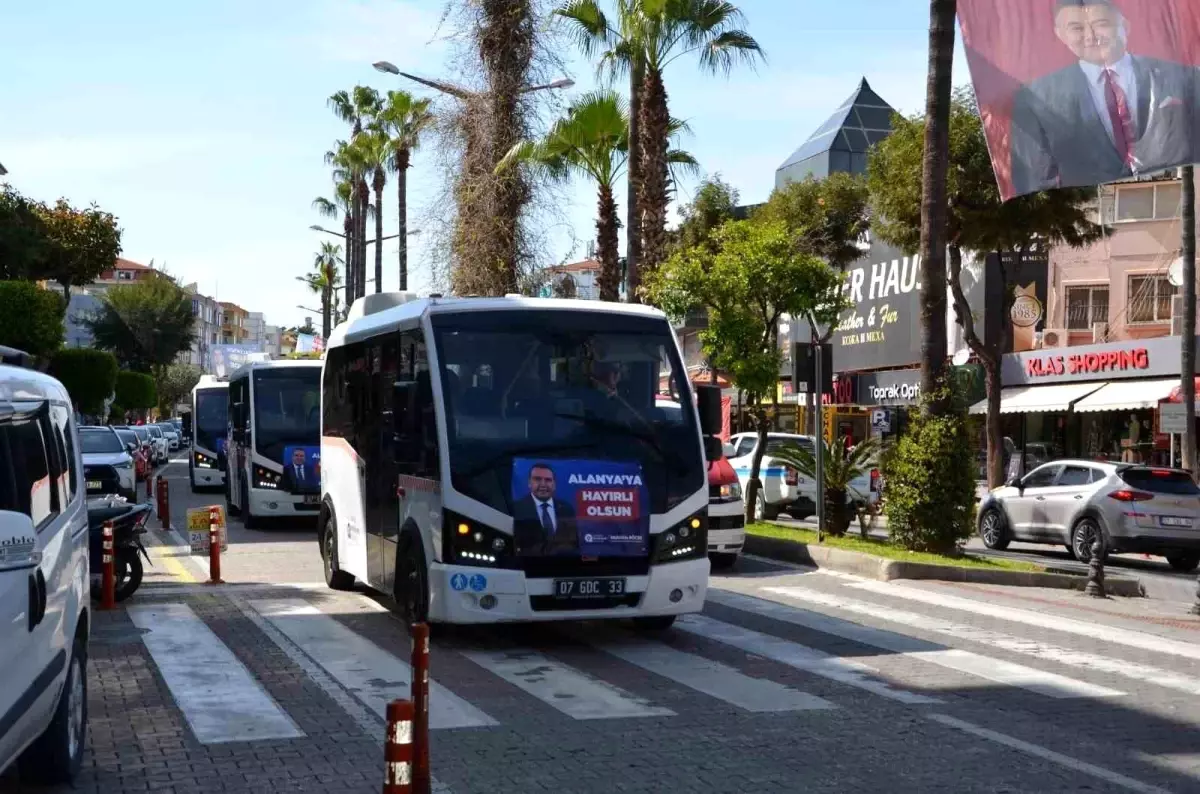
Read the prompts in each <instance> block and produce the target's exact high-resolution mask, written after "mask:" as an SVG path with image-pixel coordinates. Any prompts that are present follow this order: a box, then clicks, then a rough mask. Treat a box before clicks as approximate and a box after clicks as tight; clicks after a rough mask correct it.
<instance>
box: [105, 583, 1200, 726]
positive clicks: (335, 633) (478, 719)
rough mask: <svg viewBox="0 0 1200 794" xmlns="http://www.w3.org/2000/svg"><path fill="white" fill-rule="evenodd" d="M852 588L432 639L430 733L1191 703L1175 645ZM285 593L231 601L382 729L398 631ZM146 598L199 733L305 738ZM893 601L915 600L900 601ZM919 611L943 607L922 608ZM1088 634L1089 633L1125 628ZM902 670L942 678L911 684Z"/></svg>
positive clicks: (273, 704)
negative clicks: (870, 595) (1143, 697)
mask: <svg viewBox="0 0 1200 794" xmlns="http://www.w3.org/2000/svg"><path fill="white" fill-rule="evenodd" d="M861 584H863V583H862V582H861V581H858V582H847V583H845V585H846V586H840V589H830V588H827V587H826V588H824V589H822V587H821V586H819V585H818V584H816V583H814V584H809V585H797V584H793V583H791V582H788V583H780V584H778V585H776V586H773V585H769V584H768V585H766V586H762V587H758V588H749V589H750V590H751V591H752V592H753V595H751V594H749V593H746V592H737V591H735V590H733V589H723V588H720V587H714V588H710V590H709V602H710V604H711V605H712V606H711V607H709V608H707V609H706V611H705V612H704V613H700V614H696V615H688V616H684V617H681V618H680V619H679V620H678V621H677V623H676V625H675V628H674V629H672V630H670V631H668V632H666V633H663V634H648V633H644V632H638V631H635V630H633V629H631V628H629V627H628V626H626V625H624V624H620V623H571V624H562V625H558V624H555V625H549V626H539V627H537V629H536V632H538V633H537V634H536V636H538V637H539V638H544V641H539V642H536V643H534V644H533V645H529V644H528V643H525V644H523V643H524V642H525V640H527V639H528V637H529V636H530V635H529V634H528V633H527V632H514V633H504V632H499V633H496V632H493V633H492V634H488V633H486V632H484V633H482V634H480V633H475V634H468V635H466V636H459V635H456V636H455V637H454V638H453V639H451V640H449V641H435V657H436V659H437V660H439V661H441V662H443V663H444V664H442V665H435V667H434V669H433V678H432V680H431V682H430V701H429V714H430V717H429V721H430V727H431V729H433V730H435V731H454V730H488V729H492V728H496V727H497V726H510V725H513V724H515V723H516V722H520V721H521V720H529V719H530V718H531V715H532V718H534V719H538V720H551V721H553V720H556V719H557V720H572V721H574V720H579V721H605V720H609V721H612V720H672V719H678V718H680V717H681V715H682V714H683V713H684V711H685V710H691V709H693V708H696V707H701V708H711V709H725V710H732V711H733V712H735V713H740V714H745V715H755V714H761V715H788V714H794V715H801V714H811V717H810V718H811V719H828V718H829V717H828V716H825V715H836V713H837V712H838V711H839V710H842V709H846V708H853V707H854V706H855V705H856V704H857V703H859V702H861V700H860V699H861V698H862V697H867V698H870V697H877V698H879V699H880V701H881V702H883V701H886V702H890V703H892V704H893V705H898V706H901V707H913V708H918V709H922V708H932V707H935V706H939V707H940V706H943V705H945V704H946V703H948V702H949V701H950V700H951V699H953V698H960V697H974V696H977V695H980V694H985V693H989V692H992V693H994V692H996V691H1002V692H1004V691H1010V690H1011V691H1021V692H1023V693H1025V695H1026V696H1027V697H1031V698H1033V699H1034V701H1033V702H1036V700H1037V699H1038V698H1045V699H1047V701H1057V700H1064V699H1084V700H1087V699H1105V700H1111V699H1120V698H1127V697H1128V695H1129V692H1131V691H1133V688H1134V687H1145V686H1147V685H1150V686H1154V687H1158V688H1162V689H1167V690H1176V691H1179V692H1185V693H1188V694H1192V695H1195V694H1200V677H1193V676H1192V675H1188V674H1187V673H1186V671H1180V670H1178V669H1176V670H1173V669H1171V664H1172V662H1173V661H1174V660H1177V659H1178V658H1179V657H1180V656H1181V655H1183V654H1181V653H1180V649H1181V648H1182V647H1184V646H1186V645H1187V643H1183V642H1181V641H1178V640H1173V639H1170V638H1168V637H1162V636H1158V635H1151V634H1144V635H1140V636H1135V635H1138V633H1137V632H1127V633H1126V635H1124V637H1123V638H1124V640H1125V641H1126V644H1125V645H1122V646H1121V647H1129V643H1132V642H1138V643H1140V644H1139V646H1138V647H1139V648H1140V649H1141V650H1142V651H1147V650H1150V651H1153V652H1157V653H1159V654H1160V655H1162V656H1164V657H1166V658H1165V659H1162V660H1159V664H1146V663H1145V660H1144V658H1139V659H1138V660H1137V661H1136V662H1135V661H1131V660H1126V659H1123V658H1121V657H1120V655H1119V653H1118V652H1113V653H1111V654H1106V655H1101V654H1098V653H1093V652H1085V651H1084V650H1081V649H1079V648H1078V647H1071V643H1072V641H1073V639H1074V638H1077V637H1078V636H1079V627H1080V626H1084V625H1091V624H1088V623H1087V622H1086V621H1074V623H1073V625H1072V627H1071V628H1070V629H1068V630H1066V631H1064V632H1063V634H1064V635H1065V636H1064V637H1063V638H1062V643H1061V644H1052V643H1049V642H1046V641H1042V640H1040V639H1039V640H1034V639H1030V638H1028V637H1023V636H1020V635H1019V633H1018V632H1019V630H1020V625H1021V624H1022V622H1024V623H1025V624H1026V625H1028V623H1029V620H1031V619H1030V618H1029V615H1034V614H1036V613H1032V612H1030V613H1028V614H1026V615H1012V614H1010V615H1007V616H1005V617H1001V618H1000V620H1008V621H1010V622H1011V623H1012V624H1015V625H1013V626H1011V627H1009V626H1006V627H1005V628H1008V629H1009V630H1008V631H1000V630H998V629H997V628H992V627H991V626H994V625H995V624H996V621H992V622H991V623H990V624H989V628H982V627H980V626H979V625H975V624H973V623H972V622H971V620H972V619H971V618H970V617H967V616H965V615H962V614H961V613H962V611H964V610H965V607H966V606H967V604H966V603H965V602H966V599H963V602H964V603H959V602H955V601H951V602H949V603H948V604H947V603H929V602H930V601H932V600H934V599H944V598H950V597H949V596H943V595H941V594H940V593H939V594H934V595H932V596H931V595H929V593H928V592H927V591H923V590H920V589H916V588H911V589H910V590H909V591H906V592H904V593H902V594H899V598H898V599H889V600H888V601H889V603H887V604H883V603H878V602H874V601H869V600H864V599H861V598H854V597H851V596H852V595H853V593H855V592H859V593H864V594H865V593H867V592H881V593H887V594H888V595H897V592H895V591H893V590H882V589H880V590H876V588H875V587H874V585H875V584H877V583H868V584H870V585H871V586H870V587H860V586H859V585H861ZM879 587H880V588H884V587H887V585H883V584H880V585H879ZM280 592H284V593H285V595H282V596H279V595H277V593H273V592H272V591H269V590H257V591H254V592H253V593H247V594H246V595H245V597H244V599H243V598H239V606H238V608H239V609H242V611H243V612H246V613H247V616H250V615H251V614H252V615H253V622H254V623H255V624H256V625H257V626H258V627H259V628H260V629H262V631H261V632H255V633H254V636H256V637H259V635H260V634H261V635H262V636H261V637H259V640H258V641H261V642H263V643H266V644H271V643H274V644H276V645H280V646H281V647H282V646H283V645H285V644H286V645H287V647H286V648H284V650H285V652H286V655H287V656H288V657H289V658H291V659H292V660H293V661H297V663H298V664H299V662H303V664H299V666H300V667H301V669H302V670H304V671H306V672H308V674H309V675H310V677H311V676H313V675H314V673H313V672H312V671H319V673H320V675H321V676H322V677H323V679H324V680H325V681H326V682H327V683H325V684H321V686H322V688H325V689H328V688H329V687H331V686H332V687H335V688H336V690H337V691H338V692H340V693H343V694H344V695H345V696H346V697H347V698H348V701H346V702H353V703H355V704H358V705H360V706H361V707H363V708H364V709H365V713H368V714H370V715H374V718H376V719H379V720H382V719H383V716H384V714H385V711H386V705H387V703H388V702H390V701H391V700H393V699H397V698H406V697H408V695H409V692H410V685H411V680H412V669H411V668H410V666H409V662H408V653H409V648H408V646H407V642H404V641H398V640H397V639H396V638H397V636H398V635H397V633H396V631H397V627H396V626H395V621H394V618H393V617H392V616H391V615H390V614H388V613H387V612H386V611H382V610H381V608H380V607H379V606H378V604H377V602H375V601H374V600H371V599H369V598H368V597H366V596H364V595H359V594H336V595H326V594H320V595H319V591H308V590H301V589H290V590H283V589H281V591H280ZM155 598H161V599H164V600H161V601H151V602H147V603H145V604H139V605H134V606H131V607H129V609H128V614H129V618H130V620H131V621H132V622H133V624H134V625H135V626H137V627H138V628H139V629H141V630H142V639H143V642H144V645H145V648H146V651H147V655H148V657H149V658H150V660H151V661H152V662H153V664H154V665H155V666H156V667H157V668H158V670H159V672H160V673H161V675H162V678H163V681H164V682H165V684H166V687H167V688H168V689H169V690H170V692H171V695H172V697H173V698H174V700H175V703H176V706H177V707H178V708H179V709H180V711H181V712H183V714H184V716H185V717H186V719H187V722H188V724H189V726H190V727H191V729H192V730H193V732H194V733H195V734H196V736H197V738H198V740H199V741H201V742H203V743H220V742H238V741H256V740H260V739H287V738H293V737H299V736H303V735H304V734H303V733H302V732H301V730H300V729H299V728H298V727H297V724H296V722H294V721H293V720H292V719H291V718H290V717H289V715H288V712H287V704H286V703H281V702H279V701H278V700H276V699H275V698H273V697H272V694H271V693H270V692H268V691H267V690H266V689H265V688H264V687H262V686H260V685H258V684H257V683H256V682H255V681H254V679H253V675H252V673H251V672H250V670H248V669H247V667H246V666H245V665H244V664H243V662H242V660H241V659H240V658H239V654H238V653H237V649H236V647H230V646H228V645H226V642H225V641H224V640H223V639H222V637H220V636H218V634H217V633H214V632H213V631H212V630H211V629H210V628H209V626H208V625H206V618H205V617H202V615H201V614H198V613H197V612H196V611H193V610H192V609H191V608H190V607H189V606H188V604H187V603H184V601H183V600H182V599H183V598H185V597H182V596H181V597H180V600H176V601H171V600H169V599H170V596H169V594H168V593H167V592H166V591H163V592H162V593H161V594H159V595H156V596H155ZM897 600H899V601H905V600H907V601H908V603H909V604H911V605H913V608H902V607H907V605H905V604H902V605H901V606H896V605H895V604H896V601H897ZM975 603H976V602H973V601H972V602H970V604H975ZM919 604H923V605H924V607H938V610H937V611H933V612H931V611H929V610H927V609H925V610H924V611H917V609H922V608H923V607H919V606H917V605H919ZM997 609H1000V608H997ZM1004 609H1007V608H1004ZM247 610H249V612H247ZM1015 611H1019V610H1015ZM947 612H949V613H950V616H949V617H948V616H946V613H947ZM204 614H208V613H204ZM345 616H354V619H353V620H349V619H346V618H345ZM372 620H376V621H380V620H382V621H388V624H387V625H386V627H387V630H386V631H384V630H382V628H383V627H384V624H379V625H380V627H381V631H380V633H379V634H378V635H373V634H371V632H370V630H369V629H364V626H370V625H372V624H371V621H372ZM1095 629H1096V630H1095V631H1094V632H1093V635H1101V634H1105V635H1106V636H1112V632H1117V631H1121V630H1118V629H1114V628H1113V627H1111V626H1100V625H1097V626H1096V627H1095ZM238 636H239V637H242V636H245V633H244V632H243V633H241V634H239V635H238ZM1114 642H1115V641H1114ZM1117 644H1118V645H1120V643H1117ZM1186 666H1187V663H1184V665H1183V667H1184V670H1186ZM912 670H924V671H938V670H940V671H942V672H941V674H940V675H939V674H938V673H936V672H926V673H923V674H920V675H917V674H915V673H914V674H908V671H912ZM1122 681H1124V682H1126V684H1125V685H1122V684H1121V682H1122ZM1135 682H1136V683H1135ZM222 693H223V694H222ZM851 695H853V697H852V696H851ZM522 698H525V699H527V700H525V701H522V700H521V699H522ZM856 698H858V699H856ZM335 701H337V698H335ZM685 703H686V704H688V705H687V708H686V709H685V708H683V707H681V704H685ZM339 704H340V705H343V707H345V703H344V702H340V701H339ZM517 704H520V705H519V707H518V706H517ZM695 704H699V705H698V706H697V705H695ZM703 704H708V705H707V706H704V705H703ZM834 718H835V719H836V717H834ZM368 719H370V717H368ZM551 724H553V723H552V722H551Z"/></svg>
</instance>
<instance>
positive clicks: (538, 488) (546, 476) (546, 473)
mask: <svg viewBox="0 0 1200 794" xmlns="http://www.w3.org/2000/svg"><path fill="white" fill-rule="evenodd" d="M529 492H530V493H531V494H533V495H534V496H535V497H536V498H538V499H541V500H542V501H546V500H547V499H553V498H554V472H552V471H550V470H549V469H547V468H545V467H544V466H534V467H533V469H531V470H530V472H529Z"/></svg>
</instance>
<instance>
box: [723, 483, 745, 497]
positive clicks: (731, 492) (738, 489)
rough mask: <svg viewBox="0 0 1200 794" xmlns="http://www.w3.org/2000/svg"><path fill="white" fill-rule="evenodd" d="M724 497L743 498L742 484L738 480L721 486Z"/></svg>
mask: <svg viewBox="0 0 1200 794" xmlns="http://www.w3.org/2000/svg"><path fill="white" fill-rule="evenodd" d="M721 498H722V499H741V498H742V485H741V483H738V482H730V483H726V484H724V485H722V486H721Z"/></svg>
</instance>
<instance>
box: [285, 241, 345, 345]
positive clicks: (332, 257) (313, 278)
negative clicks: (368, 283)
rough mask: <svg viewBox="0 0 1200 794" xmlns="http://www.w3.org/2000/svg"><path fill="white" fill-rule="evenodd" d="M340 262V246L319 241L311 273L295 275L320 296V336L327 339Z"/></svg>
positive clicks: (338, 279) (333, 308)
mask: <svg viewBox="0 0 1200 794" xmlns="http://www.w3.org/2000/svg"><path fill="white" fill-rule="evenodd" d="M341 264H342V248H341V246H339V245H335V244H334V243H321V250H320V251H318V252H317V255H316V258H315V259H314V260H313V269H312V272H311V273H306V274H305V275H303V276H296V280H297V281H301V282H303V283H304V284H305V286H307V287H308V288H309V289H310V290H312V292H314V293H315V294H317V295H320V296H321V338H322V339H325V340H328V339H329V332H330V330H332V328H331V324H332V320H333V315H334V311H335V303H334V300H335V298H334V291H335V290H336V289H337V288H338V285H339V284H340V283H341V276H340V274H339V272H338V268H339V266H340V265H341Z"/></svg>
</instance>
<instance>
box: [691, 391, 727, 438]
mask: <svg viewBox="0 0 1200 794" xmlns="http://www.w3.org/2000/svg"><path fill="white" fill-rule="evenodd" d="M693 388H695V390H696V410H697V412H698V413H699V414H700V432H701V433H702V434H704V435H706V436H715V435H717V434H718V433H720V432H721V387H719V386H714V385H713V384H711V383H698V384H696V385H695V386H694V387H693Z"/></svg>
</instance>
